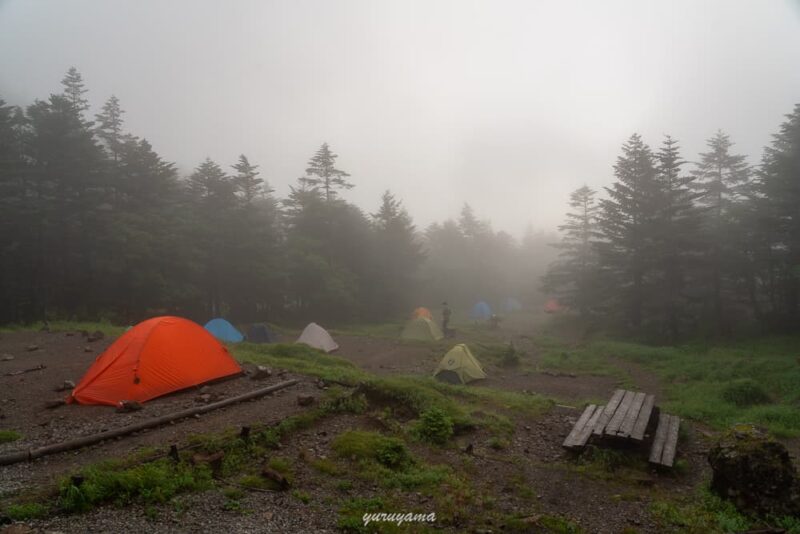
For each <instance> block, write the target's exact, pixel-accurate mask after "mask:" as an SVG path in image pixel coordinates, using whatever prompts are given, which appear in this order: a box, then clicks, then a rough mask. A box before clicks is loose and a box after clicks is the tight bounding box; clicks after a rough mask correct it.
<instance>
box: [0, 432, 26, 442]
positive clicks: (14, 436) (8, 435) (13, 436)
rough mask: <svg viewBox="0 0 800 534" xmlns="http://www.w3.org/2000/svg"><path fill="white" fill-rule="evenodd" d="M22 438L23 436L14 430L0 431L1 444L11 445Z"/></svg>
mask: <svg viewBox="0 0 800 534" xmlns="http://www.w3.org/2000/svg"><path fill="white" fill-rule="evenodd" d="M21 438H22V434H20V433H19V432H16V431H14V430H0V443H11V442H12V441H17V440H18V439H21Z"/></svg>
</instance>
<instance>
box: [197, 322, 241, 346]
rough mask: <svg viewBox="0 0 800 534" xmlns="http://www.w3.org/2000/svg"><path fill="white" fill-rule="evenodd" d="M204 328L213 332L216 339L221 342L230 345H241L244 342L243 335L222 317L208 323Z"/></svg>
mask: <svg viewBox="0 0 800 534" xmlns="http://www.w3.org/2000/svg"><path fill="white" fill-rule="evenodd" d="M204 328H205V329H206V330H208V331H209V332H211V333H212V334H213V335H214V337H215V338H217V339H219V340H220V341H226V342H228V343H240V342H241V341H243V340H244V336H243V335H242V333H241V332H239V331H238V330H236V327H235V326H233V325H232V324H231V323H229V322H228V321H226V320H225V319H222V318H221V317H217V318H216V319H211V320H210V321H208V322H207V323H206V326H205V327H204Z"/></svg>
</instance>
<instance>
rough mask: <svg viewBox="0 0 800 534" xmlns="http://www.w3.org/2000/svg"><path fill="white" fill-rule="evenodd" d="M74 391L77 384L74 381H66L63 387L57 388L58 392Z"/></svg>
mask: <svg viewBox="0 0 800 534" xmlns="http://www.w3.org/2000/svg"><path fill="white" fill-rule="evenodd" d="M73 389H75V382H73V381H72V380H64V382H63V383H62V384H61V385H59V386H56V391H70V390H73Z"/></svg>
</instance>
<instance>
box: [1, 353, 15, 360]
mask: <svg viewBox="0 0 800 534" xmlns="http://www.w3.org/2000/svg"><path fill="white" fill-rule="evenodd" d="M13 359H14V357H13V356H12V355H10V354H3V356H2V357H0V361H2V362H10V361H11V360H13Z"/></svg>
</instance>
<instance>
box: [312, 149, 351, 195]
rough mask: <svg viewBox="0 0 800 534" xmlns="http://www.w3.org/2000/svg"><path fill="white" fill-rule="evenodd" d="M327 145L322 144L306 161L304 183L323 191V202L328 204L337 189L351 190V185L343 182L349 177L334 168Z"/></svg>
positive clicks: (334, 157)
mask: <svg viewBox="0 0 800 534" xmlns="http://www.w3.org/2000/svg"><path fill="white" fill-rule="evenodd" d="M338 157H339V156H338V155H337V154H334V153H333V152H332V151H331V149H330V147H329V146H328V143H323V144H322V146H321V147H320V149H319V150H317V153H316V154H314V156H313V157H312V158H311V159H310V160H309V161H308V168H306V178H305V183H306V184H307V185H309V186H311V187H319V188H321V189H322V190H323V191H325V200H326V201H327V202H330V201H331V200H332V199H333V198H334V197H335V196H336V190H337V189H352V187H353V184H351V183H350V182H348V181H347V180H345V178H347V177H349V176H350V175H349V174H347V173H346V172H344V171H342V170H340V169H337V168H336V158H338Z"/></svg>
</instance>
